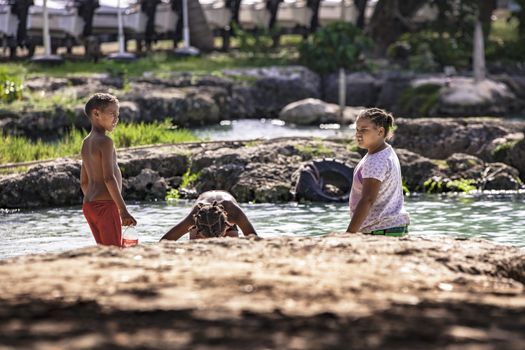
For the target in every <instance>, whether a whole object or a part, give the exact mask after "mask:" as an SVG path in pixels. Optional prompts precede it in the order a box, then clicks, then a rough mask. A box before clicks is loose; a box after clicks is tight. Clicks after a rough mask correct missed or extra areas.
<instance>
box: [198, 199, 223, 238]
mask: <svg viewBox="0 0 525 350" xmlns="http://www.w3.org/2000/svg"><path fill="white" fill-rule="evenodd" d="M197 208H198V209H199V210H198V211H197V213H195V214H194V215H193V218H194V219H195V228H196V229H197V232H198V233H200V234H201V235H203V236H205V237H207V238H212V237H220V236H221V235H222V234H223V233H224V231H225V229H226V226H227V224H226V223H227V219H228V216H227V214H226V211H225V210H224V207H223V206H222V205H220V204H217V201H214V202H213V203H212V204H203V203H199V204H197Z"/></svg>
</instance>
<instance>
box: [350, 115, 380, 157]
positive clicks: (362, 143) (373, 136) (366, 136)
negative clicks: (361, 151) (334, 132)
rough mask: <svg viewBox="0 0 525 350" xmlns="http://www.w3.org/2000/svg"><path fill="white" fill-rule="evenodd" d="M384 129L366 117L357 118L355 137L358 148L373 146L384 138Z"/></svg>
mask: <svg viewBox="0 0 525 350" xmlns="http://www.w3.org/2000/svg"><path fill="white" fill-rule="evenodd" d="M384 136H385V129H384V128H383V127H379V126H377V125H376V124H374V123H373V122H372V121H371V120H370V119H368V118H359V119H357V122H356V126H355V138H356V141H357V145H358V146H359V147H360V148H366V149H370V148H374V147H376V146H377V145H378V144H380V143H381V142H383V141H384V140H385V137H384Z"/></svg>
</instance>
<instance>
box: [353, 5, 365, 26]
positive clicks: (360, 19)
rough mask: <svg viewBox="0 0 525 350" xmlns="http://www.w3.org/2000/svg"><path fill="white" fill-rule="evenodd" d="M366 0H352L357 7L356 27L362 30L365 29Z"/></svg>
mask: <svg viewBox="0 0 525 350" xmlns="http://www.w3.org/2000/svg"><path fill="white" fill-rule="evenodd" d="M367 2H368V0H354V5H355V7H356V8H357V13H358V15H357V21H356V23H355V25H356V27H357V28H359V29H361V30H363V29H365V15H366V4H367Z"/></svg>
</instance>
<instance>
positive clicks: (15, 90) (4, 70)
mask: <svg viewBox="0 0 525 350" xmlns="http://www.w3.org/2000/svg"><path fill="white" fill-rule="evenodd" d="M12 68H13V67H12V66H11V65H7V66H5V67H0V102H5V103H11V102H13V101H16V100H21V99H22V97H23V93H24V72H25V71H24V70H23V69H16V68H15V69H12Z"/></svg>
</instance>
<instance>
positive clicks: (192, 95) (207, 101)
mask: <svg viewBox="0 0 525 350" xmlns="http://www.w3.org/2000/svg"><path fill="white" fill-rule="evenodd" d="M133 100H134V101H135V102H136V104H137V105H138V106H139V108H140V111H141V116H142V120H143V121H145V122H153V121H163V120H165V119H168V118H169V119H171V120H172V121H173V123H174V124H176V125H181V126H189V125H205V124H210V123H211V124H213V123H218V122H219V121H220V115H219V107H218V106H217V104H216V103H215V101H214V100H213V98H212V97H210V96H208V95H205V94H202V93H199V91H198V90H195V89H193V88H187V89H184V90H183V89H173V88H165V89H162V90H150V91H148V93H145V92H142V93H135V95H134V97H133Z"/></svg>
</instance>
